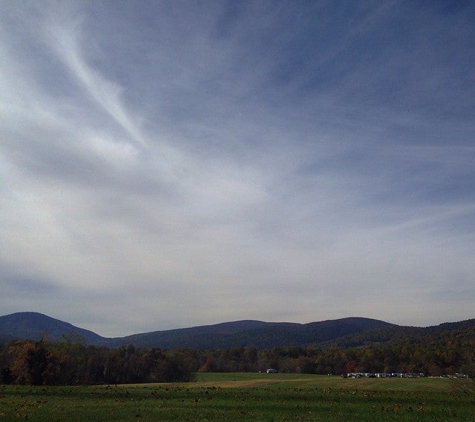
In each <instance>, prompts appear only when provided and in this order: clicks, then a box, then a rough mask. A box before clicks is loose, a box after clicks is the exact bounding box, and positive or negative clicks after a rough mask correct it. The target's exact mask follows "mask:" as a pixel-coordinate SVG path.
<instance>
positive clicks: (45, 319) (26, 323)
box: [0, 312, 105, 344]
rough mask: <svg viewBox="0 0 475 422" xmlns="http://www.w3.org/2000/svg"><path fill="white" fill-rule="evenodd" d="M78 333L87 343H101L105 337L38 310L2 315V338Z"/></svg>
mask: <svg viewBox="0 0 475 422" xmlns="http://www.w3.org/2000/svg"><path fill="white" fill-rule="evenodd" d="M69 334H76V335H78V336H80V337H81V338H82V339H83V340H84V342H85V343H87V344H100V343H102V342H104V341H105V339H104V338H103V337H101V336H99V335H98V334H96V333H94V332H92V331H89V330H85V329H83V328H78V327H75V326H74V325H72V324H69V323H67V322H63V321H60V320H59V319H55V318H51V317H49V316H47V315H43V314H40V313H38V312H17V313H14V314H10V315H5V316H1V317H0V339H4V340H8V339H10V340H13V339H17V338H22V339H31V340H40V339H41V338H47V339H49V340H53V341H54V340H60V339H61V338H63V336H65V335H69Z"/></svg>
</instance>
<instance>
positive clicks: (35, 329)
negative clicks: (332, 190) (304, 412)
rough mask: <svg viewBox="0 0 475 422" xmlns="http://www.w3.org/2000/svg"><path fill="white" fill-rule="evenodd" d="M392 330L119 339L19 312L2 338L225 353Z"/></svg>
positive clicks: (255, 325) (285, 325)
mask: <svg viewBox="0 0 475 422" xmlns="http://www.w3.org/2000/svg"><path fill="white" fill-rule="evenodd" d="M387 326H392V324H388V323H386V322H383V321H378V320H374V319H369V318H343V319H337V320H328V321H321V322H312V323H309V324H298V323H289V322H263V321H253V320H243V321H234V322H225V323H220V324H213V325H204V326H197V327H190V328H182V329H174V330H164V331H154V332H148V333H140V334H134V335H131V336H126V337H119V338H104V337H101V336H99V335H97V334H95V333H93V332H91V331H88V330H84V329H82V328H78V327H75V326H73V325H71V324H69V323H66V322H63V321H60V320H57V319H54V318H50V317H48V316H46V315H43V314H39V313H36V312H19V313H15V314H11V315H6V316H2V317H0V338H2V337H3V338H4V339H5V340H8V339H13V338H26V339H32V340H38V339H40V338H41V337H46V338H49V339H51V340H58V339H61V338H62V337H63V336H64V335H67V334H71V333H74V334H77V335H78V336H80V337H81V338H82V339H83V340H84V342H85V343H86V344H92V345H104V346H109V347H119V346H123V345H129V344H133V345H134V346H135V347H156V348H161V349H171V348H176V347H182V348H196V349H225V348H233V347H246V346H249V347H256V348H258V349H264V348H273V347H284V346H304V345H307V344H310V343H316V342H322V341H328V340H332V339H336V338H338V337H341V336H344V335H348V334H353V333H359V332H361V331H364V330H368V329H372V328H376V327H387Z"/></svg>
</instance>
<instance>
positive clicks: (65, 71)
mask: <svg viewBox="0 0 475 422" xmlns="http://www.w3.org/2000/svg"><path fill="white" fill-rule="evenodd" d="M474 63H475V2H473V1H463V0H460V1H450V0H432V1H422V0H420V1H417V0H416V1H412V0H411V1H409V0H408V1H404V0H393V1H391V0H388V1H384V2H381V1H377V0H339V1H334V0H328V1H326V0H323V1H317V0H315V1H302V0H295V1H279V0H272V1H261V0H252V1H244V0H243V1H234V0H232V1H224V0H214V1H207V0H202V1H193V0H187V1H181V0H167V1H156V0H153V1H147V0H138V1H128V0H127V1H122V0H116V1H112V0H110V1H48V0H45V1H41V2H37V1H33V0H29V1H28V0H25V1H21V2H20V1H11V0H0V227H1V230H0V290H1V292H2V293H1V295H0V314H1V315H7V314H10V313H14V312H22V311H36V312H41V313H44V314H46V315H49V316H51V317H53V318H57V319H61V320H63V321H67V322H70V323H72V324H74V325H76V326H79V327H82V328H87V329H90V330H93V331H95V332H96V333H98V334H100V335H103V336H107V337H112V336H125V335H129V334H133V333H140V332H148V331H156V330H166V329H174V328H181V327H190V326H197V325H206V324H214V323H219V322H225V321H235V320H243V319H255V320H263V321H288V322H300V323H307V322H313V321H322V320H327V319H337V318H344V317H349V316H361V317H368V318H376V319H381V320H384V321H388V322H392V323H395V324H401V325H414V326H429V325H437V324H440V323H443V322H448V321H459V320H464V319H470V318H475V313H474V309H475V306H474V305H475V259H474V254H475V66H474Z"/></svg>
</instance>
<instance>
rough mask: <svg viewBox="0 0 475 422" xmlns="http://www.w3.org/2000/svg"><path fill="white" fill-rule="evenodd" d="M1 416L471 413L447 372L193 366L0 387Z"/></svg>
mask: <svg viewBox="0 0 475 422" xmlns="http://www.w3.org/2000/svg"><path fill="white" fill-rule="evenodd" d="M0 409H1V410H0V420H2V419H3V420H18V419H19V418H23V419H28V420H29V421H38V422H43V421H44V422H46V421H48V422H52V421H64V420H68V421H82V422H84V421H131V420H140V421H157V420H160V421H220V422H226V421H230V422H232V421H253V422H254V421H268V422H270V421H296V420H297V421H298V420H300V421H371V422H374V421H376V420H377V421H398V420H399V421H416V420H417V421H441V422H442V421H444V422H445V421H450V420H457V421H473V420H475V407H474V404H473V402H472V401H471V398H470V397H468V396H465V395H462V394H456V393H452V392H451V383H450V382H449V381H448V380H444V379H388V380H386V379H341V378H340V377H323V376H312V375H298V374H209V373H208V374H198V377H197V381H196V382H194V383H187V384H146V385H134V386H131V385H120V386H93V387H29V386H2V387H1V388H0Z"/></svg>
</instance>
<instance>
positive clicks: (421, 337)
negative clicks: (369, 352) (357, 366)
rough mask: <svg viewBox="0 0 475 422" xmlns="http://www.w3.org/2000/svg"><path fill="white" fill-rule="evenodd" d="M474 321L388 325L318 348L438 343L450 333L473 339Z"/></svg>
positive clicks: (338, 339) (351, 335)
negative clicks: (424, 324)
mask: <svg viewBox="0 0 475 422" xmlns="http://www.w3.org/2000/svg"><path fill="white" fill-rule="evenodd" d="M474 332H475V319H467V320H464V321H458V322H445V323H443V324H439V325H434V326H430V327H406V326H400V325H389V326H385V327H378V328H374V329H369V330H365V331H361V332H358V333H353V334H350V335H347V336H341V337H338V338H334V339H331V340H329V341H326V342H323V343H319V344H318V346H319V347H338V348H347V347H362V346H370V345H372V346H376V345H378V344H383V343H387V344H396V343H401V342H405V341H406V342H407V341H411V342H426V343H427V342H431V343H434V342H436V341H439V339H440V337H441V336H442V337H443V336H445V337H450V336H451V335H452V333H455V335H456V336H457V337H458V338H459V339H460V338H464V337H467V338H468V339H473V338H474Z"/></svg>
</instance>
